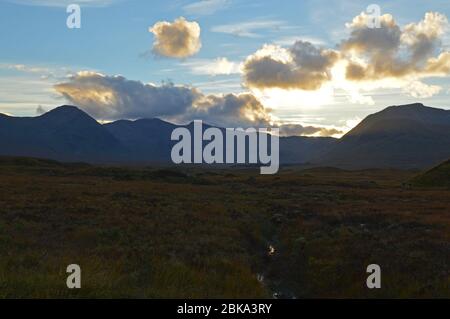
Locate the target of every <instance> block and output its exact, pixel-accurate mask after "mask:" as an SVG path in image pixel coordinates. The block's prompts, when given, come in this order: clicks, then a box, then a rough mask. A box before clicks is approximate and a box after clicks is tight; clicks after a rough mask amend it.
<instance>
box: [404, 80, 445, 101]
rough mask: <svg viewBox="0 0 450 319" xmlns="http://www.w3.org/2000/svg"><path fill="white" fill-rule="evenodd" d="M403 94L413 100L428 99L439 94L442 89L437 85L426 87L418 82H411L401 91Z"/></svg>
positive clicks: (426, 85)
mask: <svg viewBox="0 0 450 319" xmlns="http://www.w3.org/2000/svg"><path fill="white" fill-rule="evenodd" d="M403 90H404V92H405V93H407V94H409V95H411V96H412V97H415V98H422V99H424V98H429V97H432V96H433V95H435V94H438V93H439V92H441V90H442V87H440V86H438V85H428V84H425V83H423V82H420V81H413V82H410V83H408V84H407V85H406V87H405V88H404V89H403Z"/></svg>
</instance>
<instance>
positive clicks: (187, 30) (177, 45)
mask: <svg viewBox="0 0 450 319" xmlns="http://www.w3.org/2000/svg"><path fill="white" fill-rule="evenodd" d="M149 32H151V33H153V34H154V35H155V42H154V44H153V52H154V53H155V54H158V55H161V56H165V57H170V58H186V57H189V56H192V55H194V54H196V53H197V52H198V51H200V48H201V46H202V44H201V41H200V26H199V24H198V23H197V22H195V21H193V22H190V21H187V20H186V19H185V18H183V17H180V18H178V19H176V20H175V21H174V22H167V21H160V22H157V23H155V25H153V26H152V27H150V28H149Z"/></svg>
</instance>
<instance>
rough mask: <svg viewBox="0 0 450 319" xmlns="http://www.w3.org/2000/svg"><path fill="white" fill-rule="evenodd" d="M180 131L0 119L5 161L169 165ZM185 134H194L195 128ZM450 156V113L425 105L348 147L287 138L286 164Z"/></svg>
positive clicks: (71, 114) (405, 110)
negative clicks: (21, 158) (27, 159)
mask: <svg viewBox="0 0 450 319" xmlns="http://www.w3.org/2000/svg"><path fill="white" fill-rule="evenodd" d="M176 127H178V126H177V125H174V124H171V123H168V122H164V121H162V120H159V119H141V120H136V121H127V120H120V121H116V122H113V123H108V124H104V125H101V124H99V123H98V122H97V121H96V120H94V119H93V118H91V117H90V116H89V115H87V114H86V113H84V112H83V111H81V110H79V109H78V108H76V107H74V106H61V107H58V108H56V109H54V110H52V111H50V112H47V113H45V114H43V115H41V116H38V117H22V118H19V117H10V116H7V115H3V114H0V155H10V156H31V157H39V158H49V159H56V160H62V161H86V162H96V163H99V162H100V163H113V162H114V163H167V164H169V163H171V159H170V153H171V149H172V146H173V145H174V144H175V143H176V142H173V141H171V139H170V137H171V134H172V131H173V130H174V129H175V128H176ZM183 127H186V128H188V129H189V130H190V131H191V134H193V133H192V132H193V123H190V124H188V125H186V126H183ZM207 127H210V126H209V125H207V124H204V125H203V128H204V129H206V128H207ZM221 130H222V132H224V129H221ZM449 157H450V111H445V110H441V109H435V108H430V107H425V106H423V105H422V104H412V105H404V106H392V107H389V108H387V109H385V110H383V111H381V112H378V113H376V114H373V115H370V116H368V117H367V118H366V119H364V120H363V121H362V122H361V123H360V124H359V125H358V126H356V127H355V128H354V129H353V130H351V131H350V132H349V133H348V134H346V135H345V136H344V137H343V138H342V139H340V140H336V139H333V138H312V137H284V138H280V162H281V163H285V164H304V163H312V165H316V166H319V165H320V166H333V167H340V168H350V169H359V168H382V167H393V168H425V167H430V166H433V165H436V164H437V163H440V162H442V161H444V160H445V159H448V158H449Z"/></svg>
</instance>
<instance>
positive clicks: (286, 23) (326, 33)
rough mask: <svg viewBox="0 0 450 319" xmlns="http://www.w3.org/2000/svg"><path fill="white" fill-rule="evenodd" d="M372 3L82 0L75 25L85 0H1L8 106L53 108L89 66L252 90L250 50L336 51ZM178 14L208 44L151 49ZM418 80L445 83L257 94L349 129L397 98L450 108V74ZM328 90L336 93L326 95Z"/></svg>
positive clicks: (0, 66)
mask: <svg viewBox="0 0 450 319" xmlns="http://www.w3.org/2000/svg"><path fill="white" fill-rule="evenodd" d="M373 2H374V1H343V0H305V1H300V0H287V1H259V0H257V1H244V0H174V1H143V0H129V1H127V0H117V1H115V0H101V1H100V0H99V1H96V0H92V1H90V0H84V1H79V2H78V3H79V4H80V6H81V24H82V25H81V28H80V29H69V28H67V26H66V19H67V16H68V13H66V4H68V3H77V2H76V0H71V1H68V2H66V1H52V0H30V1H26V0H6V1H5V0H2V1H1V3H0V39H1V46H0V112H3V113H7V114H12V115H17V116H35V115H36V109H37V107H38V106H41V108H43V109H45V110H49V109H51V108H53V107H56V106H57V105H60V104H64V103H67V95H66V96H65V97H64V95H63V94H61V92H57V91H56V90H55V89H54V85H55V84H57V83H61V82H64V81H65V78H66V77H67V76H68V75H69V74H74V73H76V72H78V71H82V70H86V71H87V70H88V71H95V72H98V73H101V74H103V75H107V76H114V75H122V76H123V77H124V78H126V79H128V80H132V81H140V82H143V83H154V84H155V85H160V84H161V82H162V81H172V82H173V83H175V84H176V85H185V86H192V87H195V88H196V89H198V90H200V91H201V92H202V94H205V95H208V94H226V93H234V94H239V93H243V92H248V91H249V90H250V91H252V90H251V88H249V86H248V85H245V84H244V80H243V77H244V76H243V74H242V73H241V72H239V68H240V66H241V65H242V63H244V61H245V60H246V59H247V58H248V57H249V56H252V55H253V54H255V52H257V51H258V50H259V49H261V48H262V47H263V46H264V45H266V44H273V45H277V46H279V47H282V48H288V47H290V46H291V45H292V44H293V43H294V42H295V41H296V40H302V41H308V42H311V43H312V44H313V45H314V46H317V47H320V48H327V49H330V50H333V49H336V48H337V47H338V45H339V43H341V41H342V40H343V39H345V38H347V37H348V36H349V33H350V31H349V29H348V28H346V25H345V24H346V23H349V22H351V21H352V19H353V18H354V17H356V16H358V15H359V14H360V13H361V12H363V11H365V10H366V8H367V6H368V5H369V4H371V3H373ZM375 3H376V4H377V5H379V6H380V8H381V10H382V14H385V13H388V14H391V15H392V16H393V17H394V18H395V21H396V23H397V24H398V25H399V26H401V27H403V26H405V25H407V24H409V23H419V21H421V20H422V19H424V15H425V13H427V12H439V13H440V14H442V15H444V16H447V17H450V1H447V0H445V1H444V0H431V1H426V0H412V1H375ZM179 17H184V18H186V20H187V21H192V22H196V23H197V24H198V25H199V26H200V28H201V49H200V50H199V51H198V52H197V53H196V54H193V55H192V56H189V57H185V58H171V57H164V56H158V55H155V54H154V53H153V52H152V46H153V45H154V41H155V35H154V34H152V33H151V32H149V28H150V27H152V26H153V25H155V23H157V22H159V21H168V22H173V21H174V20H175V19H177V18H179ZM449 38H450V37H449V36H448V30H447V29H446V30H445V33H444V34H443V35H442V36H441V39H440V42H441V44H440V46H439V48H436V50H437V52H435V55H434V56H437V55H438V54H439V53H440V52H445V51H446V50H448V44H450V41H448V39H449ZM438 51H439V52H438ZM217 59H225V61H226V63H227V65H228V66H229V67H232V68H233V70H234V71H233V72H229V73H231V74H214V72H213V71H211V68H208V67H207V66H208V65H210V66H211V67H212V68H214V65H215V64H214V63H215V62H217V61H218V60H217ZM208 73H209V74H208ZM418 80H420V82H421V83H423V84H425V85H428V86H432V87H439V89H436V90H431V91H433V93H432V94H431V96H428V95H430V94H422V95H420V97H417V95H416V96H411V94H408V93H407V92H406V91H405V88H404V87H400V86H396V85H394V86H393V87H389V85H388V87H376V88H372V89H370V90H363V91H361V92H360V94H361V96H363V97H364V96H367V97H370V102H367V101H366V102H361V101H359V102H355V101H354V99H353V100H352V99H350V98H349V93H348V92H346V91H345V90H344V91H343V90H342V89H336V88H335V87H334V88H333V89H332V92H331V93H330V91H327V92H325V93H323V92H322V93H317V92H315V93H312V92H297V91H299V90H296V91H295V90H294V91H295V92H292V90H291V89H290V90H287V91H281V92H278V93H273V92H271V93H267V92H264V93H262V92H261V91H258V93H255V92H254V91H252V93H253V94H255V95H256V96H257V98H258V99H261V96H263V95H270V97H269V98H268V99H263V101H262V103H263V104H264V106H265V107H266V108H268V109H269V108H270V109H273V110H271V111H270V112H271V114H272V115H274V116H275V117H276V118H277V119H278V120H279V121H284V122H286V123H294V124H300V125H303V126H307V125H313V126H323V127H335V128H341V129H343V130H345V129H346V128H348V127H350V126H352V125H354V124H355V123H357V121H358V120H360V119H362V118H363V117H365V116H366V115H368V114H370V113H373V112H375V111H378V110H381V109H382V108H384V107H386V106H388V105H393V104H404V103H410V102H414V101H420V102H423V103H424V104H427V105H430V106H435V107H443V108H450V103H448V101H449V96H450V95H449V93H450V80H449V78H448V77H447V76H442V75H440V76H427V77H422V76H421V77H420V79H419V78H418ZM405 85H406V84H405ZM408 85H409V84H408ZM416 86H417V85H416ZM408 87H410V86H408ZM300 91H301V90H300ZM422 91H423V90H422ZM427 92H428V91H427ZM297 93H298V94H297ZM258 94H259V95H258ZM317 94H319V95H317ZM324 94H325V95H329V96H328V97H327V98H323V95H324ZM279 96H283V98H279ZM318 96H319V97H318ZM285 97H287V98H285ZM366 100H367V99H366ZM319 101H320V102H319ZM68 102H73V99H72V100H71V101H68ZM146 114H147V113H144V114H143V115H144V116H145V115H146ZM152 114H153V113H152ZM155 115H158V114H155Z"/></svg>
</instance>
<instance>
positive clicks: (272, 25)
mask: <svg viewBox="0 0 450 319" xmlns="http://www.w3.org/2000/svg"><path fill="white" fill-rule="evenodd" d="M285 25H286V23H285V22H284V21H280V20H253V21H247V22H240V23H232V24H223V25H217V26H214V27H212V28H211V31H213V32H218V33H226V34H231V35H234V36H237V37H247V38H259V37H261V36H262V35H261V34H259V33H258V32H257V31H262V30H268V29H269V30H275V31H276V30H279V29H280V28H281V27H283V26H285Z"/></svg>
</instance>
